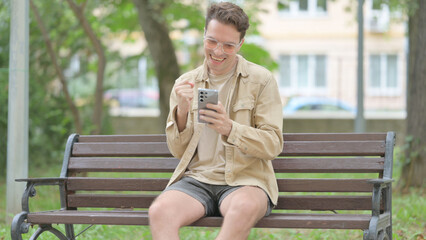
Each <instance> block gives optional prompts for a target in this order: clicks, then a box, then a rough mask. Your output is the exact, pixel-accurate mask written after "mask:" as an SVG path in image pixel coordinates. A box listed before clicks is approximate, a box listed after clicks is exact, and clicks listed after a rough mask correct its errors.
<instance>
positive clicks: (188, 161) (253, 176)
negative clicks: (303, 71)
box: [149, 2, 283, 240]
mask: <svg viewBox="0 0 426 240" xmlns="http://www.w3.org/2000/svg"><path fill="white" fill-rule="evenodd" d="M248 27H249V22H248V17H247V15H246V14H245V13H244V11H243V10H242V9H241V8H240V7H238V6H236V5H234V4H231V3H226V2H222V3H219V4H214V5H212V6H210V7H209V9H208V11H207V17H206V25H205V32H204V53H205V60H204V64H203V66H200V67H199V68H197V69H195V70H193V71H190V72H188V73H186V74H184V75H182V76H181V77H180V78H179V79H177V80H176V83H175V85H174V87H173V90H172V93H171V97H170V109H171V110H170V113H169V117H168V120H167V126H166V134H167V143H168V146H169V149H170V151H171V152H172V154H173V155H174V156H175V157H176V158H178V159H180V162H179V165H178V166H177V168H176V169H175V172H174V174H173V176H172V177H171V179H170V182H169V185H168V187H167V188H166V189H165V190H164V192H163V193H162V194H161V195H160V196H159V197H158V198H157V199H156V200H155V201H154V203H153V204H152V205H151V207H150V208H149V218H150V227H151V231H152V235H153V238H154V239H167V240H169V239H179V235H178V232H179V228H180V227H182V226H185V225H188V224H191V223H193V222H195V221H196V220H198V219H200V218H202V217H204V216H214V215H218V216H220V215H222V216H223V217H224V221H223V225H222V228H221V230H220V232H219V235H218V236H217V239H246V238H247V237H248V235H249V233H250V229H251V228H252V227H253V226H254V225H255V224H256V222H257V221H258V220H260V219H261V218H262V217H263V216H266V215H268V214H269V213H270V212H271V209H272V208H273V207H274V205H276V203H277V199H278V187H277V182H276V178H275V174H274V171H273V167H272V163H271V160H273V159H274V158H275V157H276V156H277V155H278V154H279V153H280V152H281V151H282V146H283V139H282V110H281V109H282V105H281V100H280V96H279V92H278V86H277V83H276V81H275V79H274V77H273V76H272V74H271V73H270V72H269V71H268V70H266V69H265V68H263V67H261V66H258V65H256V64H253V63H251V62H249V61H247V60H245V59H244V58H243V57H241V56H239V55H237V52H238V51H239V50H240V48H241V46H242V44H243V43H244V35H245V33H246V30H247V29H248ZM198 88H210V89H217V90H218V91H219V103H218V104H217V105H214V104H208V105H207V107H208V108H209V110H200V112H199V113H200V118H201V119H203V120H205V121H207V122H208V123H207V124H203V123H199V122H198V106H197V105H198V101H197V97H194V96H197V89H198Z"/></svg>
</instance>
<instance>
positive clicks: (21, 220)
mask: <svg viewBox="0 0 426 240" xmlns="http://www.w3.org/2000/svg"><path fill="white" fill-rule="evenodd" d="M27 215H28V213H27V212H21V213H19V214H17V215H16V216H15V217H14V218H13V221H12V226H11V228H10V235H11V237H12V240H22V236H21V235H22V234H23V233H27V232H28V230H29V227H30V224H28V223H27V222H26V220H27Z"/></svg>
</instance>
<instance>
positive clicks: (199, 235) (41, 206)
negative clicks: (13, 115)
mask: <svg viewBox="0 0 426 240" xmlns="http://www.w3.org/2000/svg"><path fill="white" fill-rule="evenodd" d="M60 167H61V166H60V164H58V166H50V167H47V168H46V167H45V168H42V167H37V168H36V169H30V176H31V177H56V176H58V175H59V172H60ZM395 173H396V175H398V171H395ZM321 177H327V175H324V174H322V175H321ZM333 177H335V176H333ZM345 177H348V176H347V175H346V176H345ZM350 177H354V178H356V177H360V176H357V175H355V176H350ZM361 177H365V176H361ZM395 178H396V179H397V178H398V176H395ZM37 191H38V192H37V195H36V197H35V198H33V199H31V201H30V203H31V204H30V209H32V211H35V210H50V209H58V208H59V192H58V190H57V188H56V187H53V186H43V187H38V188H37ZM5 193H6V186H5V181H4V178H2V177H0V196H3V197H1V198H0V240H8V239H10V226H9V225H6V223H5V212H6V211H5V208H6V199H5V195H6V194H5ZM392 209H393V215H392V219H393V239H395V240H405V239H408V240H421V239H425V237H426V192H425V189H414V188H413V189H409V191H408V192H407V193H404V194H401V193H400V192H397V191H396V190H394V192H393V202H392ZM54 227H57V228H58V229H60V230H61V231H63V232H64V229H63V226H60V225H59V226H54ZM86 227H87V225H76V226H75V232H76V233H79V232H80V231H82V230H84V229H85V228H86ZM35 230H36V229H35V228H32V229H30V232H29V233H28V234H25V235H24V239H29V238H30V236H31V234H32V233H33V232H35ZM218 231H219V229H218V228H193V227H185V228H182V229H181V231H180V236H181V239H203V240H204V239H205V240H209V239H214V238H215V236H216V235H217V233H218ZM41 239H55V240H56V239H57V238H56V237H54V236H53V235H52V234H50V233H44V234H43V235H42V236H41ZM77 239H89V240H92V239H93V240H94V239H120V240H121V239H152V238H151V235H150V231H149V228H148V227H146V226H102V225H96V226H93V227H91V228H90V229H89V230H88V231H86V232H84V233H83V234H82V235H81V236H80V237H78V238H77ZM249 239H253V240H258V239H259V240H261V239H265V240H266V239H289V240H296V239H314V240H315V239H330V240H341V239H362V231H360V230H306V229H253V230H252V231H251V233H250V236H249Z"/></svg>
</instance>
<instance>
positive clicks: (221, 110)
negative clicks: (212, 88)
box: [206, 102, 225, 113]
mask: <svg viewBox="0 0 426 240" xmlns="http://www.w3.org/2000/svg"><path fill="white" fill-rule="evenodd" d="M206 107H207V108H209V109H212V110H215V111H216V112H218V113H225V108H224V107H223V105H222V104H221V103H220V102H219V103H218V104H217V105H215V104H211V103H208V104H207V105H206Z"/></svg>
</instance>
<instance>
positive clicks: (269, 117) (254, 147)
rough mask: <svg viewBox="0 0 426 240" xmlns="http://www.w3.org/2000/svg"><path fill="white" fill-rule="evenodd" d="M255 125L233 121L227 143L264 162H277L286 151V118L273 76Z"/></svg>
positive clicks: (261, 95)
mask: <svg viewBox="0 0 426 240" xmlns="http://www.w3.org/2000/svg"><path fill="white" fill-rule="evenodd" d="M253 124H254V126H247V125H243V124H239V123H237V122H235V121H234V122H233V124H232V130H231V133H230V134H229V136H228V138H227V139H226V142H227V143H229V144H232V145H234V146H236V147H237V148H238V149H239V150H240V151H241V152H243V153H245V154H249V155H252V156H254V157H257V158H260V159H263V160H273V159H275V157H276V156H277V155H278V154H280V153H281V152H282V150H283V135H282V125H283V115H282V103H281V97H280V94H279V91H278V85H277V82H276V80H275V79H274V77H273V76H272V74H270V75H269V77H268V80H267V81H266V84H265V86H264V87H263V89H261V90H260V92H259V95H258V98H257V101H256V103H255V105H254V109H253Z"/></svg>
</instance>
